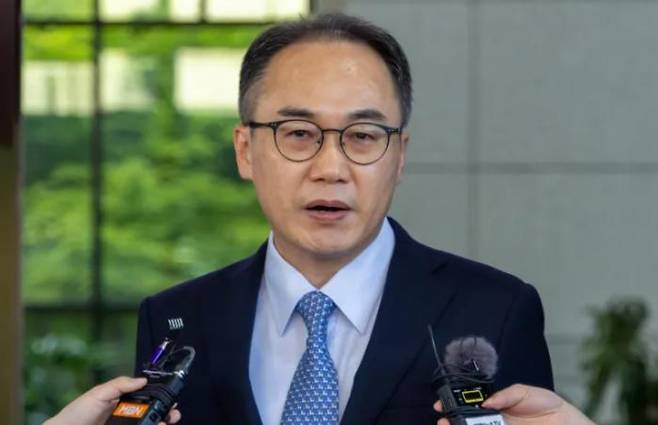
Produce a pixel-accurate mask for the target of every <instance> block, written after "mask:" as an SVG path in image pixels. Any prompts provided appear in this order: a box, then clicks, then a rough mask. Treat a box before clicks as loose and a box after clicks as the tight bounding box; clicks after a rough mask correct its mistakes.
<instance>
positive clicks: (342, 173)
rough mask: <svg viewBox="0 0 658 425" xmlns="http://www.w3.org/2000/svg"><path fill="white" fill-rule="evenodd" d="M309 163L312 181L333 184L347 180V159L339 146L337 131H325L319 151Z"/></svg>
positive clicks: (338, 133)
mask: <svg viewBox="0 0 658 425" xmlns="http://www.w3.org/2000/svg"><path fill="white" fill-rule="evenodd" d="M311 161H312V162H311V171H310V177H311V179H313V180H324V181H327V182H331V183H334V182H341V181H347V180H348V178H349V159H347V157H346V156H345V153H343V149H342V148H341V146H340V132H339V131H337V130H329V131H326V130H325V133H324V139H323V141H322V146H321V147H320V151H319V152H318V153H317V154H316V155H315V156H314V157H313V158H312V159H311Z"/></svg>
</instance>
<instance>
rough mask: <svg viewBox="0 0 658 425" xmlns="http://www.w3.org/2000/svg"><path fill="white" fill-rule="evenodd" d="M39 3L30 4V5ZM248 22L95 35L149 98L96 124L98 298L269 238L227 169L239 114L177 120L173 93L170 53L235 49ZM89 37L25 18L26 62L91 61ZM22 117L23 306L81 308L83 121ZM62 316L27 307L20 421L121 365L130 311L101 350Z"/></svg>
mask: <svg viewBox="0 0 658 425" xmlns="http://www.w3.org/2000/svg"><path fill="white" fill-rule="evenodd" d="M49 1H50V0H49ZM63 1H68V0H63ZM76 1H77V0H76ZM37 3H39V5H37ZM46 3H48V2H46ZM46 3H44V2H43V1H42V0H28V5H27V6H28V10H34V8H35V7H37V6H39V7H41V6H42V5H46ZM53 4H55V3H53ZM56 4H60V5H61V4H63V3H61V2H59V0H58V3H56ZM43 7H50V6H43ZM44 13H45V12H44ZM257 30H258V29H257V28H256V27H231V28H182V29H181V28H178V29H167V28H160V29H156V28H150V29H146V28H141V29H138V28H135V29H130V28H126V27H120V28H105V29H104V30H103V34H102V35H103V37H102V38H103V45H104V46H105V47H108V48H121V49H123V50H124V51H125V52H127V53H128V54H129V55H130V56H131V58H132V59H134V62H135V64H137V67H136V69H137V70H138V74H139V75H136V80H137V82H138V83H139V84H141V86H142V87H143V88H144V89H145V91H146V92H147V93H148V94H149V95H150V97H151V98H152V99H154V102H153V104H152V105H151V107H150V108H148V109H147V108H145V109H143V110H139V111H136V110H122V111H112V112H107V113H104V114H103V115H102V117H101V121H100V131H101V142H102V156H103V164H102V184H101V204H102V211H101V212H102V227H101V240H102V247H103V249H102V259H101V263H102V268H101V272H102V273H101V278H102V285H103V296H104V300H105V302H108V303H110V302H113V301H121V302H122V303H129V304H130V303H132V304H135V305H136V304H137V302H138V301H139V299H141V298H142V297H144V296H145V295H150V294H152V293H155V292H157V291H160V290H162V289H164V288H166V287H168V286H170V285H172V284H175V283H178V282H181V281H183V280H186V279H189V278H191V277H194V276H198V275H200V274H203V273H206V272H209V271H211V270H213V269H216V268H219V267H221V266H223V265H226V264H228V263H230V262H233V261H235V260H237V259H239V258H242V257H245V256H247V255H249V254H251V253H252V252H253V251H254V250H255V249H256V247H257V246H258V245H259V244H260V243H262V242H263V240H264V239H265V237H266V235H267V232H268V226H267V223H266V221H265V219H264V217H263V216H262V214H261V212H260V208H259V206H258V202H257V200H256V196H255V193H254V190H253V188H252V187H251V184H250V183H248V182H244V181H242V180H241V179H240V178H239V176H238V174H237V170H236V167H235V161H234V154H233V147H232V143H231V137H232V136H231V135H232V128H233V126H234V125H235V122H236V121H237V116H236V112H235V111H230V113H228V114H223V115H222V114H218V113H213V114H208V113H194V114H190V113H187V114H185V113H182V112H181V111H179V110H177V108H176V105H175V103H174V101H173V86H174V55H175V53H176V50H177V49H178V48H179V47H184V46H206V47H210V46H219V47H231V48H244V47H245V46H246V45H247V44H248V42H249V41H251V39H253V37H255V35H256V33H257ZM91 44H92V43H91V32H90V29H89V28H76V27H70V28H69V27H63V28H48V27H46V28H34V27H29V26H28V27H27V28H26V32H25V38H24V57H25V58H26V59H27V60H39V61H48V60H53V61H84V62H89V61H90V58H91ZM101 77H102V78H107V76H101ZM26 90H27V92H26V95H27V96H29V95H30V90H29V87H27V88H26ZM23 122H24V134H25V160H26V175H25V188H24V191H23V202H24V204H23V207H24V212H25V213H24V226H23V261H24V264H23V270H24V279H23V280H24V287H23V288H24V290H23V294H24V297H25V300H26V301H27V302H28V303H46V304H54V303H58V302H80V303H81V302H85V301H87V300H88V298H89V295H90V281H91V245H92V209H91V205H92V204H91V200H92V190H93V188H92V178H91V176H92V174H91V173H92V171H91V165H90V151H91V150H90V145H91V134H92V117H90V116H25V117H24V121H23ZM65 315H66V314H58V315H54V314H53V315H50V314H46V313H43V314H41V315H40V316H39V315H35V314H34V313H28V315H27V322H28V329H27V332H28V335H27V341H28V344H27V347H26V368H25V383H26V391H27V393H26V418H27V420H28V423H30V424H32V423H35V424H36V423H41V422H42V421H43V419H45V417H47V416H49V415H52V414H53V413H55V412H56V411H57V410H59V409H60V408H61V407H62V406H63V405H64V404H65V403H66V402H68V401H70V400H71V399H73V398H74V397H76V396H77V395H79V394H80V393H82V392H83V391H85V390H86V389H88V388H89V387H90V386H91V385H92V384H93V382H94V381H95V379H98V378H101V377H102V378H108V377H110V376H113V375H115V374H117V373H130V363H132V356H133V350H132V344H133V342H132V341H134V331H135V317H134V315H133V314H131V313H126V314H125V315H124V316H125V317H117V315H114V316H113V315H111V314H108V315H106V316H105V318H104V319H103V320H104V322H103V326H102V328H103V339H104V341H105V343H104V344H103V345H98V344H95V345H91V344H89V343H87V342H86V341H87V340H89V339H90V338H89V330H90V327H89V326H88V323H86V321H85V319H86V316H85V315H84V314H82V315H77V316H75V317H68V318H66V320H63V319H64V316H65ZM37 316H39V317H37ZM60 319H62V320H60ZM73 334H75V335H76V336H75V337H74V336H73ZM108 347H111V349H109V350H108ZM92 371H95V372H101V373H102V374H101V375H99V374H98V373H92Z"/></svg>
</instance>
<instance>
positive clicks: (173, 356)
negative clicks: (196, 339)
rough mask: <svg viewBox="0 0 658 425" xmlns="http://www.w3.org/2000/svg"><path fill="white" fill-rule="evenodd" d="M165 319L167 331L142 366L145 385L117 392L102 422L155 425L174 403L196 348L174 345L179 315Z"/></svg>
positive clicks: (106, 423) (178, 327)
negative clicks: (124, 392) (114, 403)
mask: <svg viewBox="0 0 658 425" xmlns="http://www.w3.org/2000/svg"><path fill="white" fill-rule="evenodd" d="M168 323H169V334H168V335H167V336H166V337H165V339H164V340H163V341H162V343H161V344H160V345H158V346H157V347H156V349H155V351H154V352H153V354H152V355H151V359H150V361H148V362H147V363H146V364H145V365H144V369H143V370H142V374H143V375H144V376H145V377H146V379H147V383H146V386H145V387H144V388H142V389H140V390H137V391H134V392H132V393H128V394H124V395H123V396H121V398H120V399H119V403H118V404H117V406H116V407H115V408H114V411H113V412H112V415H111V416H110V418H109V419H108V420H107V422H105V425H157V424H158V423H159V422H160V421H162V420H164V419H165V418H166V416H167V413H169V410H171V408H172V407H173V406H174V404H175V403H176V399H177V397H178V394H179V393H180V391H181V390H182V389H183V386H184V385H185V378H186V377H187V375H188V374H189V372H190V367H191V366H192V362H194V357H195V356H196V352H195V350H194V348H193V347H190V346H184V347H181V348H178V347H176V338H177V337H178V333H179V332H180V330H181V329H182V328H183V319H181V318H175V319H169V320H168Z"/></svg>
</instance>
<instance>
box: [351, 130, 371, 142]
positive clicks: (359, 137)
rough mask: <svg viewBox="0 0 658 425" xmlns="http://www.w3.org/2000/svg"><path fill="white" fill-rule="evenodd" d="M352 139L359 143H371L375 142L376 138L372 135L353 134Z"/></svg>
mask: <svg viewBox="0 0 658 425" xmlns="http://www.w3.org/2000/svg"><path fill="white" fill-rule="evenodd" d="M351 137H352V139H354V140H356V141H358V142H371V141H373V140H375V137H374V136H373V135H372V134H370V133H364V132H356V133H352V135H351Z"/></svg>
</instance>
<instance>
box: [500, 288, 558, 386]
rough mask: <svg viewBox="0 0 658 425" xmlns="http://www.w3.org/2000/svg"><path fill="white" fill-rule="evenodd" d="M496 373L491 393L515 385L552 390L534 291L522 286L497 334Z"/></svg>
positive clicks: (548, 358) (549, 364) (539, 305)
mask: <svg viewBox="0 0 658 425" xmlns="http://www.w3.org/2000/svg"><path fill="white" fill-rule="evenodd" d="M499 341H500V343H499V345H498V346H499V365H500V370H499V371H498V374H497V376H496V382H495V389H496V390H498V389H502V388H505V387H507V386H509V385H512V384H515V383H522V384H528V385H535V386H538V387H543V388H547V389H550V390H553V371H552V368H551V359H550V356H549V353H548V346H547V344H546V338H545V337H544V311H543V308H542V305H541V300H540V299H539V294H538V293H537V291H536V290H535V288H534V287H532V286H531V285H528V284H523V285H522V286H521V289H520V291H519V293H518V295H517V297H516V299H515V300H514V302H513V303H512V304H511V307H510V309H509V311H508V314H507V317H506V319H505V324H504V326H503V328H502V331H501V337H500V340H499Z"/></svg>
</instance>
